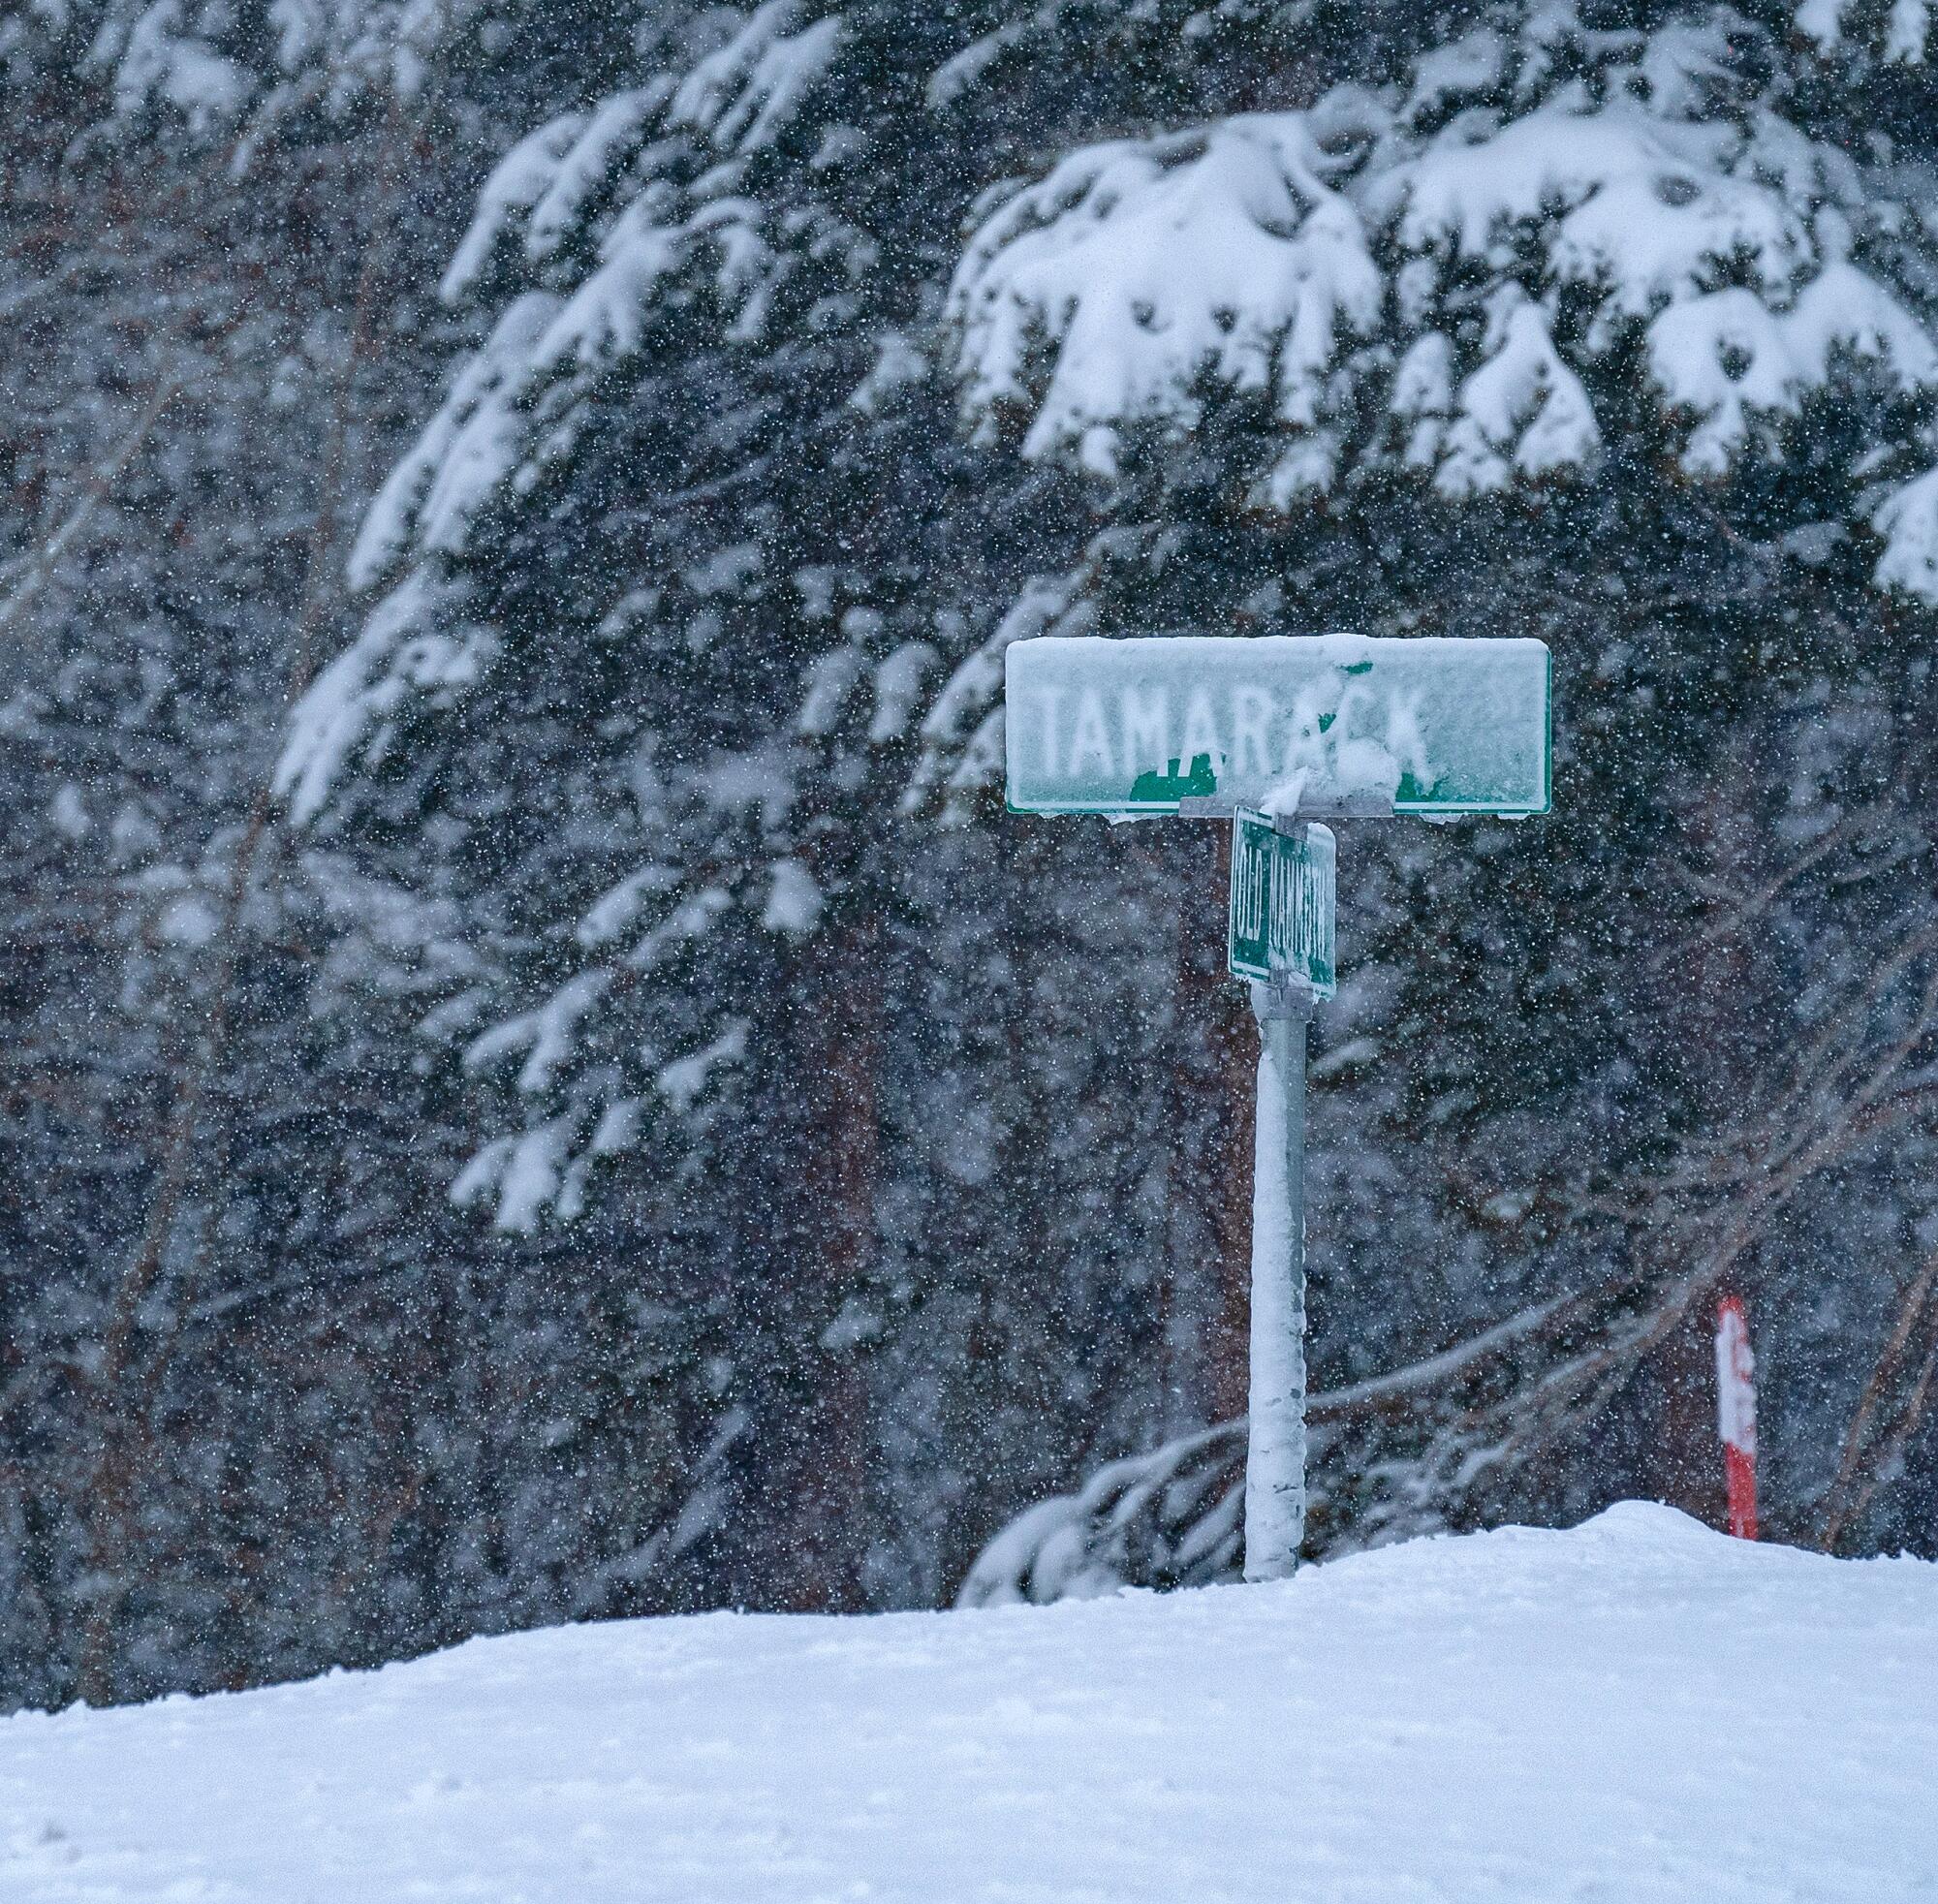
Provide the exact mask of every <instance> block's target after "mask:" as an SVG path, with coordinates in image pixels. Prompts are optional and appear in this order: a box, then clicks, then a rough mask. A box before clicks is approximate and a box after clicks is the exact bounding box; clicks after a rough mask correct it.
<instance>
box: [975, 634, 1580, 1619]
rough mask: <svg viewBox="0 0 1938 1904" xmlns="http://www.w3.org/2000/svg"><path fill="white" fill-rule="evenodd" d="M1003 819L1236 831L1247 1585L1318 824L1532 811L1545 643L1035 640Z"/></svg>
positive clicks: (1276, 1448) (1264, 1542)
mask: <svg viewBox="0 0 1938 1904" xmlns="http://www.w3.org/2000/svg"><path fill="white" fill-rule="evenodd" d="M1004 709H1005V721H1004V734H1005V748H1006V751H1007V758H1008V768H1009V773H1008V789H1009V803H1010V806H1011V809H1012V810H1013V811H1015V812H1019V813H1102V814H1108V815H1110V816H1111V817H1113V818H1117V819H1129V818H1135V817H1139V816H1141V815H1155V814H1176V815H1180V816H1183V817H1185V818H1192V819H1209V818H1212V817H1214V816H1215V817H1224V816H1226V815H1229V816H1230V817H1231V820H1232V892H1231V917H1230V924H1229V927H1228V938H1227V945H1226V963H1227V966H1228V968H1229V969H1230V971H1231V973H1232V976H1233V977H1234V978H1239V979H1244V980H1247V981H1249V982H1250V984H1251V988H1252V1010H1253V1013H1254V1014H1256V1016H1257V1018H1258V1021H1259V1072H1258V1122H1257V1131H1256V1140H1255V1144H1254V1149H1253V1158H1252V1323H1251V1420H1250V1434H1249V1440H1248V1442H1247V1446H1246V1456H1245V1577H1246V1578H1247V1579H1248V1580H1271V1579H1281V1578H1283V1577H1285V1576H1287V1575H1289V1574H1291V1573H1292V1572H1293V1571H1294V1569H1295V1568H1297V1565H1298V1550H1299V1545H1300V1543H1301V1541H1302V1540H1303V1538H1304V1532H1305V1028H1306V1026H1307V1025H1308V1024H1309V1023H1310V1022H1311V1018H1312V1013H1313V1008H1314V1007H1315V1006H1316V1005H1317V1004H1318V1002H1319V1001H1320V1000H1322V999H1326V998H1330V997H1331V996H1332V991H1333V983H1334V979H1333V917H1334V910H1335V907H1334V888H1335V867H1336V862H1337V848H1336V846H1335V844H1334V841H1333V838H1332V834H1331V831H1330V830H1329V829H1328V827H1323V826H1317V825H1312V824H1308V823H1309V822H1310V821H1311V818H1312V816H1314V815H1318V814H1335V815H1352V816H1356V817H1361V818H1376V817H1391V816H1392V815H1395V814H1402V813H1417V814H1421V815H1423V816H1427V817H1432V818H1439V817H1444V816H1447V815H1452V814H1460V813H1494V814H1502V815H1507V816H1511V817H1514V818H1522V817H1524V816H1526V815H1529V814H1535V813H1546V812H1547V807H1548V800H1549V772H1550V765H1549V757H1550V745H1549V711H1548V659H1547V648H1546V647H1545V646H1544V645H1543V644H1542V643H1541V642H1540V641H1534V640H1439V639H1434V638H1427V637H1422V638H1420V639H1416V640H1369V639H1366V638H1364V637H1360V636H1353V635H1320V636H1261V637H1256V638H1252V639H1248V640H1235V639H1229V638H1228V639H1216V638H1210V637H1200V636H1179V637H1174V638H1152V639H1146V640H1103V639H1099V638H1095V637H1069V638H1064V637H1055V636H1043V637H1039V638H1037V639H1035V640H1026V641H1016V642H1013V643H1012V644H1011V646H1010V648H1009V650H1008V652H1007V655H1006V657H1005V663H1004Z"/></svg>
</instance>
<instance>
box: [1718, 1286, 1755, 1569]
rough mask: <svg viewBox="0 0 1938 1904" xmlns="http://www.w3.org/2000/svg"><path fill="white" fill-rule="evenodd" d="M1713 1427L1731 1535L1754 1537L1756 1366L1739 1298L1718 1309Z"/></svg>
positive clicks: (1729, 1298)
mask: <svg viewBox="0 0 1938 1904" xmlns="http://www.w3.org/2000/svg"><path fill="white" fill-rule="evenodd" d="M1716 1422H1717V1426H1718V1427H1719V1428H1720V1429H1721V1430H1722V1435H1723V1472H1724V1475H1725V1476H1726V1477H1727V1479H1728V1482H1729V1486H1730V1532H1731V1533H1732V1534H1734V1535H1735V1537H1736V1538H1737V1540H1739V1541H1753V1540H1755V1539H1756V1537H1757V1505H1756V1362H1755V1359H1754V1358H1752V1357H1751V1355H1750V1326H1749V1320H1748V1318H1747V1317H1745V1316H1744V1314H1743V1304H1742V1298H1741V1297H1740V1296H1736V1295H1726V1296H1724V1297H1723V1299H1722V1300H1721V1301H1720V1302H1718V1303H1717V1304H1716Z"/></svg>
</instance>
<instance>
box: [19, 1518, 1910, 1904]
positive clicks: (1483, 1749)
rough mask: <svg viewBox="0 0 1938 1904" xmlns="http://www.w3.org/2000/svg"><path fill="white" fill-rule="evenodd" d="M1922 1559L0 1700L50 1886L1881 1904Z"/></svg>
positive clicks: (1655, 1536)
mask: <svg viewBox="0 0 1938 1904" xmlns="http://www.w3.org/2000/svg"><path fill="white" fill-rule="evenodd" d="M1934 1821H1938V1567H1933V1566H1931V1565H1929V1564H1926V1563H1923V1562H1920V1561H1914V1560H1881V1561H1863V1562H1851V1561H1834V1560H1829V1559H1826V1558H1823V1557H1820V1556H1818V1555H1814V1554H1806V1553H1802V1552H1798V1551H1797V1550H1794V1549H1789V1548H1783V1547H1774V1546H1756V1545H1748V1544H1745V1543H1740V1542H1732V1541H1728V1540H1726V1539H1724V1538H1723V1537H1722V1536H1720V1535H1717V1534H1712V1533H1710V1532H1708V1531H1707V1530H1706V1529H1704V1528H1702V1527H1700V1526H1698V1525H1697V1524H1696V1523H1695V1522H1693V1521H1690V1520H1688V1519H1685V1518H1684V1517H1683V1516H1681V1515H1679V1514H1674V1513H1672V1512H1671V1511H1670V1510H1668V1509H1664V1508H1654V1507H1643V1506H1640V1505H1634V1504H1631V1505H1626V1506H1623V1507H1619V1508H1616V1509H1613V1510H1611V1511H1610V1512H1609V1513H1608V1514H1603V1515H1601V1516H1600V1517H1599V1518H1598V1519H1595V1520H1592V1521H1590V1522H1588V1523H1587V1524H1586V1525H1585V1526H1582V1527H1579V1528H1577V1529H1575V1530H1574V1531H1573V1532H1570V1533H1565V1534H1557V1533H1547V1532H1536V1531H1532V1530H1528V1529H1520V1528H1511V1529H1506V1530H1503V1531H1500V1532H1497V1533H1492V1534H1485V1535H1478V1536H1473V1537H1469V1538H1465V1539H1457V1540H1436V1541H1421V1542H1414V1543H1411V1544H1409V1545H1402V1546H1397V1547H1389V1548H1385V1549H1382V1550H1380V1551H1377V1552H1373V1553H1367V1554H1360V1555H1358V1556H1355V1557H1353V1558H1351V1559H1348V1560H1342V1561H1338V1562H1335V1563H1333V1564H1331V1565H1328V1566H1324V1567H1318V1568H1314V1569H1310V1570H1308V1571H1307V1572H1305V1573H1303V1574H1301V1575H1300V1576H1298V1577H1297V1579H1294V1580H1290V1581H1286V1582H1282V1583H1277V1584H1274V1585H1269V1586H1253V1587H1212V1588H1206V1589H1204V1590H1202V1591H1198V1592H1189V1593H1179V1594H1172V1595H1168V1596H1157V1595H1152V1594H1125V1595H1121V1596H1118V1597H1116V1598H1113V1599H1110V1600H1103V1601H1092V1602H1083V1603H1071V1604H1066V1605H1062V1606H1058V1607H1047V1608H1025V1607H1015V1608H1007V1609H1001V1610H995V1611H988V1612H978V1613H909V1614H895V1615H890V1616H886V1617H876V1618H869V1619H830V1618H776V1617H757V1616H747V1615H735V1614H725V1613H722V1614H710V1615H706V1616H703V1617H700V1618H691V1619H669V1620H642V1621H634V1622H629V1623H625V1624H612V1625H605V1626H591V1627H576V1628H563V1629H555V1630H552V1631H548V1632H542V1633H532V1634H525V1635H520V1636H517V1637H515V1638H510V1639H487V1640H477V1641H473V1642H472V1643H470V1644H469V1645H465V1646H461V1647H458V1648H456V1649H455V1650H453V1651H451V1652H448V1653H444V1654H441V1655H438V1656H436V1657H434V1658H431V1659H426V1660H421V1661H418V1662H415V1663H413V1664H410V1665H405V1666H395V1667H390V1668H387V1669H385V1670H382V1671H379V1672H372V1673H363V1674H358V1675H345V1674H340V1673H338V1674H332V1675H330V1676H329V1677H328V1678H326V1679H322V1680H318V1681H312V1682H310V1683H308V1684H303V1685H297V1686H286V1687H281V1688H277V1689H274V1690H271V1691H266V1692H259V1693H249V1694H243V1695H240V1696H234V1697H225V1698H218V1699H207V1700H200V1701H191V1700H186V1699H172V1700H167V1701H161V1702H160V1703H159V1704H156V1705H152V1706H146V1707H136V1708H127V1709H122V1710H115V1711H87V1710H73V1711H69V1712H65V1713H62V1714H59V1715H56V1716H51V1717H49V1716H47V1715H42V1714H27V1715H21V1716H17V1717H16V1718H13V1719H11V1720H8V1721H6V1722H5V1723H4V1724H0V1895H4V1896H5V1897H6V1898H8V1899H9V1900H10V1904H40V1901H41V1900H52V1899H61V1900H72V1899H81V1898H85V1899H92V1900H117V1901H118V1900H135V1899H159V1898H163V1897H169V1898H197V1899H210V1900H214V1899H243V1898H248V1899H265V1898H276V1899H281V1900H291V1901H292V1904H294V1900H297V1899H303V1900H313V1904H336V1901H337V1900H342V1901H343V1904H349V1900H353V1899H355V1900H358V1901H359V1904H374V1901H375V1900H391V1899H402V1898H407V1897H408V1898H412V1899H426V1900H435V1899H454V1898H460V1897H462V1898H490V1899H496V1900H511V1899H518V1900H531V1901H532V1904H538V1901H539V1900H560V1904H563V1901H564V1900H568V1899H570V1900H573V1904H605V1901H606V1900H617V1899H622V1898H623V1899H626V1900H640V1899H678V1900H682V1904H701V1901H702V1900H710V1899H721V1900H727V1899H732V1900H735V1904H745V1900H756V1899H758V1900H783V1899H809V1898H815V1899H822V1898H834V1897H869V1898H875V1899H883V1898H891V1899H900V1898H906V1899H911V1900H914V1899H922V1900H926V1901H930V1904H932V1901H933V1900H948V1899H999V1898H1000V1899H1007V1900H1018V1899H1030V1900H1052V1899H1078V1898H1082V1899H1106V1898H1108V1899H1126V1900H1128V1899H1144V1898H1149V1899H1166V1900H1170V1899H1177V1898H1193V1899H1209V1898H1220V1899H1241V1898H1262V1899H1263V1898H1272V1899H1275V1900H1282V1899H1286V1898H1297V1899H1300V1900H1305V1901H1306V1904H1316V1901H1317V1900H1334V1899H1337V1900H1346V1899H1365V1900H1373V1899H1381V1900H1385V1899H1392V1898H1411V1897H1419V1898H1427V1897H1431V1898H1435V1899H1443V1898H1445V1899H1459V1898H1475V1899H1478V1898H1484V1897H1485V1898H1490V1899H1495V1898H1508V1897H1512V1898H1536V1897H1541V1898H1559V1897H1585V1896H1591V1895H1592V1896H1600V1897H1619V1898H1621V1899H1624V1900H1627V1904H1637V1900H1646V1899H1657V1898H1660V1899H1665V1900H1667V1899H1676V1900H1685V1899H1689V1898H1696V1897H1703V1898H1777V1897H1797V1898H1801V1897H1809V1898H1814V1899H1828V1898H1853V1899H1859V1898H1861V1899H1864V1900H1867V1901H1868V1904H1877V1901H1878V1900H1885V1899H1891V1898H1907V1897H1910V1896H1913V1895H1922V1894H1926V1893H1927V1892H1928V1891H1929V1890H1930V1889H1931V1888H1933V1887H1934V1886H1938V1825H1934Z"/></svg>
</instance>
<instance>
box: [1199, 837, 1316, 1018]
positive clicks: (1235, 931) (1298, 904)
mask: <svg viewBox="0 0 1938 1904" xmlns="http://www.w3.org/2000/svg"><path fill="white" fill-rule="evenodd" d="M1337 864H1338V849H1337V846H1336V845H1335V844H1334V841H1333V838H1332V830H1331V828H1330V827H1316V826H1308V827H1298V828H1297V830H1296V831H1293V832H1289V833H1282V832H1280V831H1279V830H1278V827H1276V826H1275V825H1274V824H1273V823H1272V822H1271V821H1269V820H1267V819H1266V816H1265V815H1264V814H1263V813H1251V812H1247V811H1246V810H1245V809H1243V808H1240V809H1239V810H1238V812H1237V813H1236V814H1235V816H1234V817H1233V821H1232V917H1231V930H1230V935H1229V937H1228V938H1227V941H1226V953H1225V962H1226V964H1227V966H1228V967H1229V968H1230V970H1231V974H1232V976H1233V978H1235V979H1258V980H1262V981H1265V982H1266V983H1277V982H1283V981H1284V980H1286V979H1288V978H1292V979H1299V980H1302V981H1303V982H1304V983H1306V984H1308V985H1310V986H1311V987H1312V990H1313V992H1314V994H1315V995H1316V996H1317V997H1320V998H1330V997H1331V996H1332V993H1333V991H1334V989H1335V983H1334V977H1333V971H1332V920H1333V912H1334V899H1333V891H1334V881H1335V876H1336V874H1335V869H1336V867H1337Z"/></svg>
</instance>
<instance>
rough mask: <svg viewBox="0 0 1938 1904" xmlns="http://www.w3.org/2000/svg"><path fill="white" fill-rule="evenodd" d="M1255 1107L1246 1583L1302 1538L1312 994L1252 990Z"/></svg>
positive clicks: (1284, 1559)
mask: <svg viewBox="0 0 1938 1904" xmlns="http://www.w3.org/2000/svg"><path fill="white" fill-rule="evenodd" d="M1252 1010H1253V1011H1254V1012H1255V1013H1256V1014H1257V1015H1258V1020H1259V1103H1258V1121H1257V1126H1256V1131H1257V1136H1256V1140H1255V1147H1254V1152H1253V1159H1252V1343H1251V1352H1252V1395H1251V1432H1250V1442H1249V1445H1248V1447H1247V1449H1246V1454H1245V1577H1246V1579H1248V1580H1279V1579H1284V1578H1285V1577H1286V1576H1288V1575H1289V1574H1291V1573H1292V1572H1293V1570H1294V1569H1295V1568H1296V1567H1297V1565H1298V1548H1299V1543H1300V1542H1301V1541H1302V1540H1303V1538H1304V1535H1305V1026H1306V1021H1307V1020H1308V1019H1309V1018H1310V1017H1311V1015H1312V995H1311V993H1310V992H1309V991H1306V990H1304V989H1303V988H1302V987H1299V986H1296V985H1263V984H1254V985H1253V987H1252Z"/></svg>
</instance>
